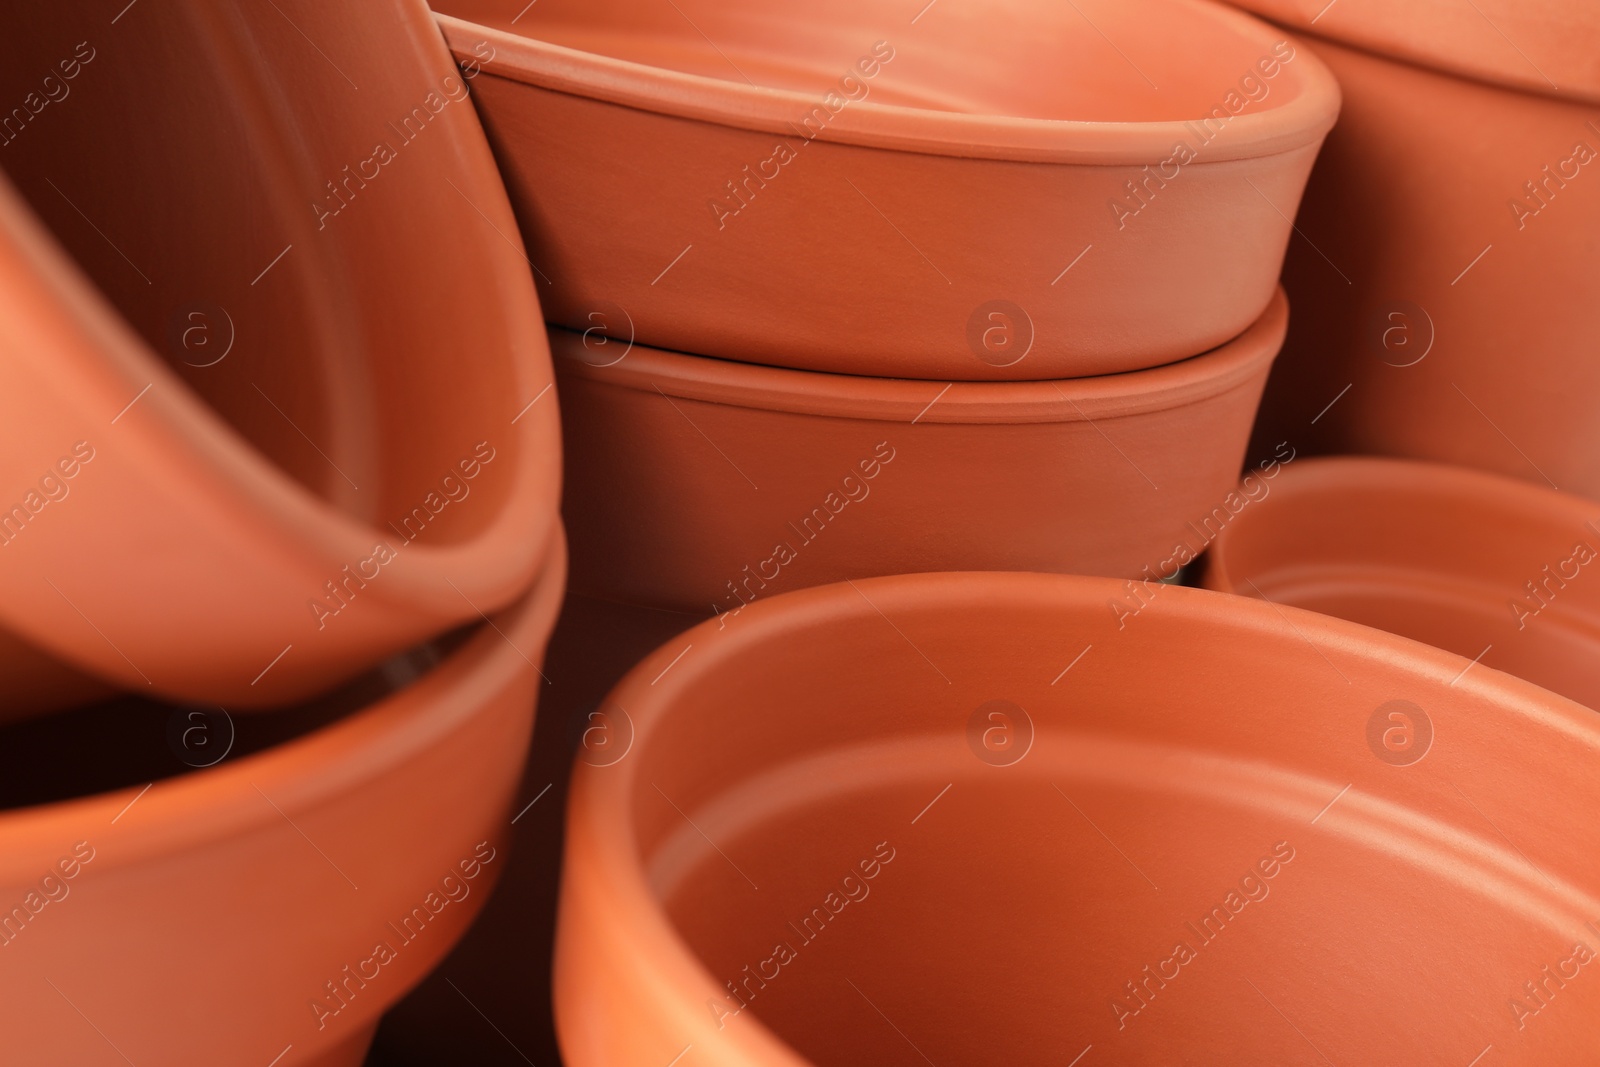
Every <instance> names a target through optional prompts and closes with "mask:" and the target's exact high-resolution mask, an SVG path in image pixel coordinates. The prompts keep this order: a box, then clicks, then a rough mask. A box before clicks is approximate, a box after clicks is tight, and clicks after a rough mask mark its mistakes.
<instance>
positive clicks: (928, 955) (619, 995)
mask: <svg viewBox="0 0 1600 1067" xmlns="http://www.w3.org/2000/svg"><path fill="white" fill-rule="evenodd" d="M1119 589H1120V584H1119V583H1115V582H1111V581H1106V580H1103V579H1090V578H1082V577H1070V576H1041V575H997V574H965V575H921V576H911V577H900V578H886V579H875V580H870V581H863V582H858V583H855V586H854V587H852V586H850V585H835V586H829V587H825V588H819V589H810V590H805V591H803V592H799V593H794V594H790V595H787V596H785V597H783V598H781V599H775V600H773V601H771V602H768V603H763V604H758V605H755V606H754V607H752V608H751V609H750V611H749V612H748V613H747V614H746V615H745V617H744V618H743V619H741V620H740V621H739V623H738V624H737V626H735V625H730V626H729V627H728V628H727V629H726V630H722V631H719V630H718V629H717V626H716V623H708V624H706V625H703V626H701V627H698V628H697V629H695V630H692V631H690V632H689V633H687V634H684V635H683V636H682V637H681V638H679V639H677V640H675V641H672V642H669V643H668V644H666V645H665V646H663V647H662V648H661V649H659V650H658V651H657V652H656V653H655V654H654V655H652V656H651V657H650V658H649V659H648V660H646V661H645V662H643V663H641V664H640V665H639V666H638V668H636V669H635V670H634V671H633V672H632V673H631V674H630V675H629V676H628V678H627V679H625V680H624V681H623V683H622V684H621V685H620V686H619V687H618V688H617V689H616V690H615V691H614V692H613V693H612V694H611V696H610V697H609V698H608V700H607V703H606V706H608V707H610V706H614V707H621V708H626V709H627V711H628V713H629V714H630V716H631V718H632V721H633V723H634V727H635V740H634V745H633V749H632V751H631V752H630V754H629V755H628V757H627V758H626V759H623V760H621V761H619V762H617V763H615V764H613V765H611V766H609V767H590V766H581V767H579V768H578V771H577V773H576V775H575V777H574V783H573V791H572V795H571V798H570V806H569V811H570V815H569V821H568V836H567V852H566V869H565V872H564V876H563V877H564V882H563V887H562V913H561V927H560V931H559V935H558V944H557V952H556V998H557V999H556V1007H557V1018H558V1021H559V1025H560V1032H561V1040H562V1047H563V1050H564V1052H565V1057H566V1060H565V1062H566V1063H567V1064H568V1067H591V1065H598V1064H618V1063H629V1064H633V1063H638V1064H651V1063H661V1064H666V1063H670V1062H671V1060H672V1058H673V1057H674V1056H683V1057H684V1059H683V1062H689V1061H690V1058H691V1057H692V1059H693V1062H695V1063H698V1064H707V1065H716V1067H735V1065H741V1067H742V1065H755V1064H762V1065H779V1064H783V1065H794V1067H798V1065H800V1064H805V1063H817V1064H825V1063H873V1064H885V1065H902V1064H903V1065H906V1067H911V1065H915V1064H927V1063H935V1064H940V1065H945V1064H952V1065H954V1064H978V1063H984V1064H993V1063H1063V1064H1064V1063H1068V1062H1070V1061H1071V1060H1072V1059H1073V1057H1081V1062H1082V1063H1089V1062H1091V1058H1092V1062H1095V1063H1103V1064H1126V1065H1133V1064H1150V1063H1178V1062H1184V1061H1185V1060H1188V1061H1190V1062H1199V1061H1204V1062H1208V1063H1209V1062H1216V1063H1272V1064H1293V1065H1312V1064H1322V1065H1324V1067H1326V1064H1328V1063H1336V1064H1354V1063H1407V1064H1413V1063H1431V1062H1440V1063H1446V1062H1448V1063H1461V1064H1466V1063H1469V1062H1471V1060H1472V1059H1473V1057H1475V1056H1480V1055H1482V1054H1483V1052H1484V1050H1485V1049H1486V1048H1489V1047H1491V1046H1492V1048H1493V1051H1492V1052H1491V1053H1490V1054H1489V1055H1490V1056H1492V1057H1493V1059H1494V1061H1495V1062H1497V1063H1506V1064H1527V1065H1534V1064H1538V1065H1548V1064H1579V1063H1588V1062H1591V1061H1592V1060H1593V1059H1594V1058H1595V1055H1596V1053H1597V1051H1600V1036H1597V1035H1596V1032H1595V1029H1594V1026H1593V1018H1594V1013H1595V1011H1596V1010H1597V1009H1600V983H1594V982H1591V981H1590V980H1589V979H1588V978H1587V977H1585V976H1586V975H1588V974H1589V968H1590V967H1592V966H1594V964H1595V960H1596V951H1597V950H1596V945H1597V944H1600V934H1597V932H1596V930H1595V928H1594V926H1593V923H1594V922H1595V917H1596V916H1597V915H1600V849H1597V848H1596V845H1597V844H1600V827H1597V825H1596V818H1595V816H1594V814H1593V812H1594V811H1595V810H1596V808H1597V806H1600V782H1597V780H1596V778H1595V775H1594V774H1593V773H1592V767H1593V764H1594V761H1595V760H1596V759H1597V758H1600V720H1597V719H1596V717H1595V715H1594V714H1593V713H1592V712H1590V711H1588V710H1587V709H1585V708H1583V707H1580V706H1579V705H1577V704H1574V703H1571V702H1569V701H1567V700H1565V699H1563V698H1561V697H1557V696H1555V695H1553V694H1551V693H1549V692H1547V691H1545V690H1542V689H1540V688H1538V687H1536V686H1534V685H1532V684H1530V683H1528V682H1525V681H1522V680H1520V679H1516V678H1513V677H1511V676H1509V675H1505V674H1501V673H1498V672H1496V671H1493V670H1488V669H1482V668H1474V669H1472V670H1470V671H1467V672H1466V673H1465V674H1463V673H1462V672H1463V669H1464V668H1465V667H1466V666H1467V665H1468V662H1469V661H1468V660H1466V659H1464V658H1462V657H1459V656H1455V655H1452V654H1449V653H1446V652H1442V651H1439V650H1436V649H1432V648H1429V647H1427V646H1424V645H1420V644H1417V643H1414V642H1411V641H1407V640H1405V639H1402V638H1397V637H1393V636H1391V635H1387V634H1383V633H1381V632H1379V631H1376V630H1371V629H1368V628H1365V627H1360V626H1356V625H1354V624H1352V623H1347V622H1344V621H1342V620H1336V619H1330V618H1326V617H1322V616H1318V615H1315V614H1312V613H1309V612H1303V611H1299V610H1297V609H1294V608H1280V607H1275V606H1272V605H1268V604H1263V603H1261V602H1259V601H1255V600H1251V599H1248V598H1244V597H1231V596H1223V595H1221V594H1216V593H1212V592H1208V591H1205V590H1194V589H1185V588H1171V589H1164V590H1162V591H1161V592H1160V594H1159V595H1158V596H1157V598H1156V599H1155V600H1154V601H1153V602H1152V603H1151V604H1149V605H1148V606H1147V607H1146V608H1145V610H1144V612H1142V613H1141V614H1140V615H1139V617H1138V618H1137V619H1136V620H1133V621H1129V622H1127V625H1126V626H1125V627H1124V628H1122V629H1120V630H1119V629H1118V622H1117V620H1116V619H1115V618H1114V616H1113V613H1111V612H1109V611H1108V610H1107V607H1106V605H1107V601H1108V599H1109V598H1113V597H1115V596H1117V595H1118V591H1119ZM686 648H687V649H688V651H685V649H686ZM1086 649H1087V650H1086ZM1395 702H1400V703H1398V704H1397V703H1395ZM1397 714H1398V715H1401V716H1402V717H1403V718H1405V719H1406V721H1407V722H1408V723H1409V724H1410V728H1411V730H1412V732H1411V734H1410V735H1409V736H1410V737H1411V739H1412V743H1411V744H1410V745H1404V744H1401V745H1399V746H1398V748H1391V747H1385V745H1384V744H1383V743H1382V741H1381V736H1382V731H1379V736H1380V740H1376V741H1375V740H1372V739H1371V737H1372V733H1373V723H1374V721H1375V720H1376V721H1377V722H1378V723H1379V724H1380V725H1382V726H1383V727H1384V728H1385V729H1386V730H1393V729H1400V727H1399V726H1396V725H1394V723H1395V720H1394V719H1392V718H1390V716H1393V715H1397ZM1541 989H1542V992H1541V991H1540V990H1541ZM741 1005H743V1007H741ZM686 1049H691V1050H692V1051H689V1052H687V1054H686V1053H685V1050H686ZM1085 1050H1091V1051H1085Z"/></svg>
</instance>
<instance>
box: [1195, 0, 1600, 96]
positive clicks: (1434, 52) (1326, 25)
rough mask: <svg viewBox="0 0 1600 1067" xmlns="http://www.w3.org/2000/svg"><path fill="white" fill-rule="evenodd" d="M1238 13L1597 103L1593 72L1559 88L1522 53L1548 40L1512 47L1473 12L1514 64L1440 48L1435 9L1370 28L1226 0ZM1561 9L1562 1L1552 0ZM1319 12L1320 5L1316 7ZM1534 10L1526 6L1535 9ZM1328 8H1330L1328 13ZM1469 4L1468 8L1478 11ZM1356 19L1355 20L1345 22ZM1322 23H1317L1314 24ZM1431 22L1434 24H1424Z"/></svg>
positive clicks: (1505, 84) (1471, 75) (1445, 26)
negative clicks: (1514, 53) (1506, 49)
mask: <svg viewBox="0 0 1600 1067" xmlns="http://www.w3.org/2000/svg"><path fill="white" fill-rule="evenodd" d="M1226 2H1228V3H1232V4H1234V5H1236V6H1238V7H1240V8H1243V9H1246V10H1248V11H1250V13H1251V14H1253V15H1255V16H1256V17H1257V18H1261V19H1264V20H1266V21H1267V22H1269V23H1271V24H1272V25H1274V26H1282V27H1284V28H1285V29H1291V30H1293V31H1294V32H1295V33H1299V34H1304V35H1305V36H1306V37H1308V38H1310V39H1311V40H1312V41H1315V42H1317V43H1319V44H1320V43H1329V44H1335V45H1342V46H1343V47H1346V48H1353V49H1356V50H1358V51H1360V52H1363V53H1365V54H1367V55H1370V56H1374V57H1376V58H1379V59H1387V60H1390V61H1391V62H1396V63H1403V64H1406V65H1407V66H1414V67H1420V68H1422V69H1424V70H1427V71H1430V72H1432V73H1434V74H1444V75H1447V76H1450V77H1456V78H1463V79H1466V80H1468V81H1473V82H1478V83H1481V84H1483V85H1490V86H1493V87H1495V88H1497V89H1508V90H1511V91H1513V92H1519V93H1526V94H1528V95H1530V96H1541V97H1546V98H1548V99H1551V100H1564V101H1579V102H1583V103H1590V104H1593V103H1600V77H1597V76H1596V74H1594V73H1591V74H1589V75H1588V76H1587V77H1579V78H1577V79H1576V80H1574V79H1569V78H1567V77H1566V76H1565V75H1563V76H1562V81H1563V82H1565V83H1566V84H1563V85H1557V84H1556V83H1555V82H1554V81H1552V80H1551V79H1550V77H1549V76H1548V75H1547V74H1546V73H1545V72H1544V71H1543V70H1542V69H1540V68H1539V67H1538V66H1536V65H1534V63H1533V61H1532V60H1531V59H1529V58H1528V56H1527V54H1526V52H1525V51H1524V49H1526V48H1528V47H1532V48H1534V49H1535V50H1537V49H1538V46H1539V45H1540V44H1544V45H1546V46H1547V47H1548V45H1549V42H1548V40H1546V41H1532V42H1530V41H1528V40H1527V39H1526V37H1522V35H1521V34H1518V36H1519V37H1522V40H1521V41H1520V42H1519V43H1512V39H1511V38H1510V37H1507V36H1506V35H1505V34H1504V33H1503V32H1502V31H1501V29H1500V28H1499V26H1497V25H1495V23H1493V22H1492V21H1490V19H1489V17H1488V15H1485V14H1483V12H1481V11H1476V10H1473V11H1472V14H1473V16H1474V17H1478V16H1481V17H1482V20H1483V28H1484V29H1485V30H1489V31H1491V32H1492V33H1494V34H1498V35H1499V36H1500V37H1501V38H1503V39H1504V40H1505V42H1506V43H1507V44H1508V45H1510V47H1511V48H1513V49H1515V50H1516V51H1517V53H1518V55H1519V56H1520V58H1519V59H1516V60H1513V59H1510V58H1509V57H1502V58H1499V59H1486V58H1482V57H1478V56H1472V55H1462V54H1460V53H1459V51H1452V50H1451V49H1450V48H1448V47H1441V46H1440V45H1439V41H1440V39H1441V38H1449V37H1451V36H1452V34H1451V33H1450V26H1449V23H1448V20H1446V19H1438V20H1432V19H1429V18H1428V17H1427V16H1428V13H1429V12H1430V11H1436V10H1437V9H1438V8H1439V7H1440V6H1441V5H1439V4H1436V3H1435V4H1421V3H1410V4H1399V5H1394V6H1393V7H1392V8H1390V10H1392V11H1400V12H1403V14H1401V15H1400V18H1401V20H1402V21H1404V20H1408V19H1414V18H1418V17H1419V16H1420V21H1421V22H1423V23H1424V25H1399V24H1396V25H1373V24H1372V20H1371V19H1370V18H1369V17H1365V16H1370V14H1371V12H1370V10H1360V11H1358V12H1357V14H1356V15H1354V16H1351V15H1350V14H1349V12H1348V11H1343V12H1338V13H1337V14H1336V13H1334V11H1330V10H1328V9H1327V8H1324V9H1323V10H1324V11H1328V14H1329V19H1328V21H1326V22H1322V21H1321V19H1322V15H1321V13H1317V14H1316V15H1315V16H1314V17H1308V13H1306V12H1301V11H1299V10H1294V9H1293V8H1292V6H1291V5H1281V4H1273V3H1270V2H1263V0H1226ZM1556 2H1557V3H1558V4H1559V2H1560V0H1556ZM1314 6H1316V7H1321V4H1320V3H1319V4H1316V5H1314ZM1533 6H1536V5H1530V7H1533ZM1570 6H1571V8H1573V9H1577V10H1581V5H1570ZM1331 7H1332V5H1329V8H1331ZM1476 7H1477V5H1476V4H1473V5H1472V8H1473V9H1476ZM1351 18H1354V19H1356V20H1357V21H1355V22H1349V21H1347V20H1348V19H1351ZM1318 23H1320V24H1318ZM1427 23H1432V24H1427ZM1542 28H1544V29H1546V30H1547V31H1548V32H1551V33H1560V32H1561V31H1563V30H1564V29H1566V27H1560V26H1555V25H1550V24H1546V25H1545V26H1544V27H1542ZM1589 29H1590V30H1591V31H1593V30H1600V24H1596V25H1593V26H1591V27H1589Z"/></svg>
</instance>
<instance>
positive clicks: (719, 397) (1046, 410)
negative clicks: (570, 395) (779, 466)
mask: <svg viewBox="0 0 1600 1067" xmlns="http://www.w3.org/2000/svg"><path fill="white" fill-rule="evenodd" d="M1288 325H1289V303H1288V300H1287V298H1285V296H1284V294H1283V290H1282V289H1281V288H1280V289H1278V290H1277V291H1276V292H1275V293H1274V294H1273V297H1272V300H1271V302H1270V303H1269V304H1268V305H1267V310H1266V311H1265V313H1263V314H1262V315H1261V316H1260V317H1259V318H1258V319H1257V320H1256V321H1255V322H1254V323H1252V324H1251V326H1250V328H1249V329H1248V330H1246V331H1245V332H1244V333H1243V334H1240V335H1239V336H1238V337H1236V338H1234V339H1233V340H1232V341H1229V342H1228V343H1227V344H1224V345H1222V346H1221V347H1218V348H1214V349H1212V350H1211V351H1210V352H1206V353H1204V354H1202V355H1198V356H1193V357H1191V358H1189V359H1185V360H1180V361H1179V362H1177V363H1168V364H1165V365H1163V366H1160V367H1151V368H1149V369H1146V370H1137V371H1126V372H1124V373H1121V374H1106V375H1101V376H1098V377H1091V378H1061V379H1047V380H1045V381H998V382H997V381H973V382H949V383H944V384H942V385H941V383H939V382H938V381H935V380H933V379H918V378H872V377H866V376H861V375H849V374H830V373H826V372H822V371H804V370H791V369H789V368H784V367H768V366H765V365H762V364H755V363H736V362H733V361H731V360H719V359H711V358H707V357H703V356H692V355H686V354H684V353H679V352H670V351H667V350H665V349H656V348H648V347H645V346H643V345H638V344H635V345H633V346H632V347H631V348H629V349H628V352H627V354H626V355H625V356H623V357H622V358H620V359H619V360H617V362H615V363H612V364H610V365H607V366H596V365H593V364H590V363H588V362H587V361H585V359H584V358H583V345H584V335H582V334H579V333H575V332H572V331H568V330H565V329H562V328H560V327H555V328H553V329H552V330H551V337H552V345H551V350H552V354H553V355H554V356H555V358H556V359H557V360H559V361H560V364H561V371H562V374H563V376H566V375H571V376H575V377H581V378H585V379H588V380H591V381H595V382H603V383H605V384H607V385H612V386H615V387H618V388H626V389H635V390H637V391H639V392H646V393H648V392H656V391H659V392H662V393H665V394H667V395H670V396H675V397H680V398H683V399H689V400H703V401H707V402H710V403H716V404H728V405H732V406H738V407H747V408H752V409H756V410H763V411H783V412H791V413H796V414H805V415H819V416H829V417H834V418H863V419H873V420H878V421H885V422H911V421H913V420H914V421H917V422H930V423H964V424H975V423H990V424H1007V423H1030V422H1052V423H1053V422H1088V421H1092V420H1097V419H1110V418H1121V417H1125V416H1130V415H1141V414H1146V413H1150V412H1158V411H1169V410H1172V409H1174V408H1178V407H1181V406H1183V405H1185V404H1192V403H1196V402H1198V401H1202V400H1206V399H1209V398H1211V397H1213V396H1218V395H1220V394H1222V393H1225V392H1227V391H1228V390H1230V389H1232V388H1235V387H1236V386H1238V385H1240V384H1242V383H1244V382H1246V381H1248V380H1250V379H1251V378H1252V377H1253V376H1255V375H1257V374H1260V373H1262V372H1263V371H1264V370H1265V369H1266V367H1267V365H1269V364H1270V363H1271V362H1272V360H1273V359H1274V358H1276V356H1277V354H1278V349H1279V347H1280V346H1281V345H1282V344H1283V338H1284V334H1285V332H1286V331H1287V329H1288ZM617 344H619V342H617V341H615V340H611V341H608V342H607V345H608V346H610V345H617Z"/></svg>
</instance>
